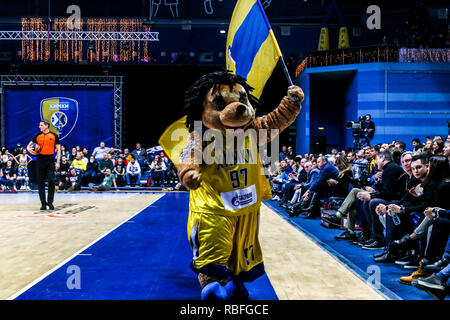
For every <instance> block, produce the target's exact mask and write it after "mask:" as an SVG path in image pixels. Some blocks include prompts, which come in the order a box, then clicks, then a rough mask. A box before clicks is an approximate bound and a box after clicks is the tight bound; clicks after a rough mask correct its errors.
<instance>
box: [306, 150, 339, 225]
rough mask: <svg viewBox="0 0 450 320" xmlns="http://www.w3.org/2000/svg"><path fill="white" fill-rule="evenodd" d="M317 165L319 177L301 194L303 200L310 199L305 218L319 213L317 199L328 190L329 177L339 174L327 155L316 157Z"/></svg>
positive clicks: (326, 193)
mask: <svg viewBox="0 0 450 320" xmlns="http://www.w3.org/2000/svg"><path fill="white" fill-rule="evenodd" d="M317 167H318V168H319V169H320V173H319V177H318V178H317V181H315V182H314V183H312V184H311V186H310V187H309V189H308V191H306V193H305V194H304V195H303V200H304V201H308V200H310V204H309V207H308V208H307V209H306V210H305V214H304V217H305V218H307V219H311V218H315V217H316V216H317V215H318V214H319V210H318V209H319V203H320V202H319V199H320V197H323V196H327V195H328V193H329V191H330V186H329V184H328V183H327V181H328V180H329V179H337V177H338V175H339V170H338V169H337V168H336V167H335V166H333V165H332V164H331V163H329V162H328V157H327V156H321V157H319V158H318V159H317Z"/></svg>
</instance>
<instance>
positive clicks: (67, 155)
mask: <svg viewBox="0 0 450 320" xmlns="http://www.w3.org/2000/svg"><path fill="white" fill-rule="evenodd" d="M63 156H65V157H66V159H69V157H70V153H69V151H67V148H66V146H65V145H63V144H62V145H61V160H62V157H63Z"/></svg>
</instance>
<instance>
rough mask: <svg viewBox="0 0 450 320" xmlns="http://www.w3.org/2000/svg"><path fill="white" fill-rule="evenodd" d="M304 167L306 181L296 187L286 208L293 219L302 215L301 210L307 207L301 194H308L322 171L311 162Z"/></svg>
mask: <svg viewBox="0 0 450 320" xmlns="http://www.w3.org/2000/svg"><path fill="white" fill-rule="evenodd" d="M304 167H305V171H306V173H307V177H306V181H305V182H304V183H300V184H297V185H295V186H294V195H293V197H292V199H291V200H290V202H289V203H288V204H287V206H286V207H285V209H286V211H287V212H288V213H289V215H290V216H291V217H296V216H298V215H299V214H300V213H301V209H304V208H305V207H306V202H305V203H304V202H303V201H302V198H301V194H302V192H306V190H308V189H309V187H310V186H311V185H312V184H313V183H315V182H316V181H317V179H318V177H319V173H320V170H319V169H318V168H316V166H315V165H314V164H313V163H312V162H311V161H306V162H305V165H304Z"/></svg>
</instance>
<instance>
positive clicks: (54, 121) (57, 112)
mask: <svg viewBox="0 0 450 320" xmlns="http://www.w3.org/2000/svg"><path fill="white" fill-rule="evenodd" d="M41 119H43V120H48V121H49V122H50V131H51V132H53V133H55V134H57V135H58V136H59V140H63V139H64V138H66V137H67V136H68V135H69V134H70V133H71V132H72V130H73V129H74V128H75V125H76V124H77V120H78V102H77V101H76V100H75V99H70V98H64V97H55V98H47V99H44V100H42V101H41Z"/></svg>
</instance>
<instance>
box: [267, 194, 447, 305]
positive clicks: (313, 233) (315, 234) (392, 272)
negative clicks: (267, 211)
mask: <svg viewBox="0 0 450 320" xmlns="http://www.w3.org/2000/svg"><path fill="white" fill-rule="evenodd" d="M265 203H266V204H267V205H268V206H269V207H270V208H271V209H272V210H273V211H275V212H276V213H277V214H278V215H280V216H281V217H282V218H283V219H285V220H286V221H288V222H289V223H290V224H291V225H293V226H294V227H296V228H297V229H299V230H301V231H302V232H303V233H305V234H306V235H307V236H308V237H309V238H310V239H312V240H313V241H314V242H315V243H316V244H317V245H319V246H320V247H322V248H323V249H324V250H327V251H328V252H329V253H330V254H331V255H333V256H334V257H335V258H336V259H338V260H339V261H340V262H341V263H343V264H344V265H346V266H347V267H348V268H349V269H350V270H352V271H353V273H355V274H356V275H357V276H358V277H359V278H361V279H362V280H363V281H367V282H368V283H369V284H371V285H372V286H374V287H376V289H377V291H378V292H379V293H380V294H382V295H383V296H385V297H386V298H388V299H394V300H399V299H403V300H433V299H434V298H433V297H432V296H431V295H430V294H428V293H427V292H426V291H423V290H420V289H418V288H415V287H413V286H410V285H404V284H401V283H400V282H399V278H400V277H403V276H407V275H410V274H411V272H413V271H414V270H406V269H403V267H402V266H400V265H397V264H395V263H376V262H374V261H373V255H374V254H377V253H380V252H381V251H382V250H364V249H362V248H361V247H360V246H355V245H352V244H350V242H349V241H336V240H335V239H334V236H335V235H338V234H340V233H342V231H343V230H339V229H327V228H325V227H323V226H321V225H320V221H319V219H318V218H316V219H303V218H301V217H295V218H291V217H289V215H288V214H287V213H286V212H285V211H284V210H283V209H282V208H281V207H280V206H279V205H278V202H276V201H271V200H268V201H265ZM330 267H331V266H330ZM378 268H379V269H378ZM375 270H376V271H377V272H378V274H379V278H375V277H374V274H375V273H374V271H375ZM375 279H376V280H379V282H381V283H380V285H377V283H375ZM447 299H448V297H447Z"/></svg>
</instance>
